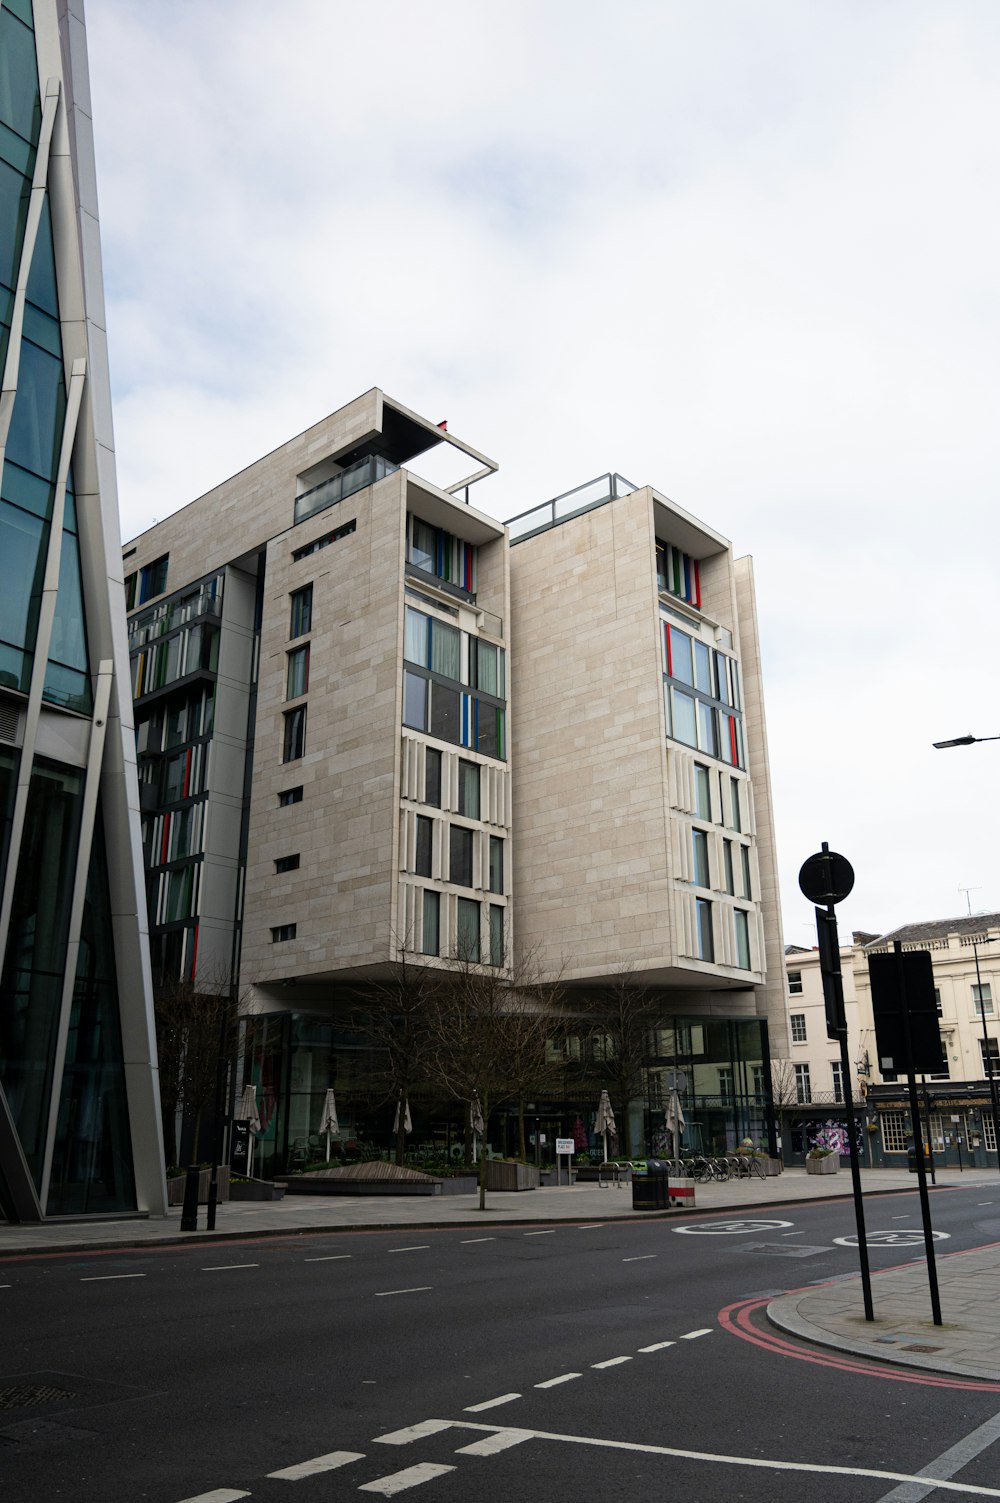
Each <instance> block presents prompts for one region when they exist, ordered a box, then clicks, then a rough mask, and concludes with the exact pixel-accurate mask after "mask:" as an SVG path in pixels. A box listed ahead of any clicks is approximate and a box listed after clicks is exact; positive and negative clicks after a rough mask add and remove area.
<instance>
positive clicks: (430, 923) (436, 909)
mask: <svg viewBox="0 0 1000 1503" xmlns="http://www.w3.org/2000/svg"><path fill="white" fill-rule="evenodd" d="M440 948H441V894H440V893H439V892H431V891H430V889H429V888H428V889H426V890H425V892H424V920H423V935H422V949H423V953H424V954H425V955H437V954H438V953H439V952H440Z"/></svg>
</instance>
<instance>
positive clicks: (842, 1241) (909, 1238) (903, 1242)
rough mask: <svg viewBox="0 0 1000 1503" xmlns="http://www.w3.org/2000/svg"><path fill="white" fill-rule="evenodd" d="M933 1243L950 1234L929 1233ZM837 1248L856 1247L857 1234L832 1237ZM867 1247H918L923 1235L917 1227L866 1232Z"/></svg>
mask: <svg viewBox="0 0 1000 1503" xmlns="http://www.w3.org/2000/svg"><path fill="white" fill-rule="evenodd" d="M931 1236H932V1237H933V1238H934V1240H935V1242H946V1241H947V1240H948V1239H949V1238H950V1236H951V1233H950V1232H931ZM833 1240H834V1242H836V1244H837V1246H838V1247H857V1245H858V1234H857V1232H852V1233H851V1234H850V1236H848V1237H834V1239H833ZM865 1240H866V1241H867V1243H868V1246H869V1247H918V1246H919V1245H920V1243H921V1242H923V1240H924V1234H923V1232H922V1231H921V1230H920V1228H919V1227H909V1228H907V1229H906V1230H905V1231H898V1232H868V1234H867V1236H866V1239H865Z"/></svg>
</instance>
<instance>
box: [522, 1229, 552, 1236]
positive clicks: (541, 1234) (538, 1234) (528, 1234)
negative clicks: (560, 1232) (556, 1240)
mask: <svg viewBox="0 0 1000 1503" xmlns="http://www.w3.org/2000/svg"><path fill="white" fill-rule="evenodd" d="M555 1234H556V1229H555V1227H554V1226H550V1227H548V1228H546V1230H545V1231H544V1232H525V1234H524V1235H525V1236H526V1237H554V1236H555Z"/></svg>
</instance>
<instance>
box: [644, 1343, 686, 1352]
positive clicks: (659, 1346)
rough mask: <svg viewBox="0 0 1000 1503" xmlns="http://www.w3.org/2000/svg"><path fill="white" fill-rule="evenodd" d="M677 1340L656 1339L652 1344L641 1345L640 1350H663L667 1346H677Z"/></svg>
mask: <svg viewBox="0 0 1000 1503" xmlns="http://www.w3.org/2000/svg"><path fill="white" fill-rule="evenodd" d="M676 1345H677V1343H676V1342H675V1341H654V1342H653V1345H652V1346H641V1347H640V1348H639V1350H640V1352H662V1351H663V1348H664V1347H665V1346H676Z"/></svg>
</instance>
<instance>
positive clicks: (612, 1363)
mask: <svg viewBox="0 0 1000 1503" xmlns="http://www.w3.org/2000/svg"><path fill="white" fill-rule="evenodd" d="M631 1361H632V1358H631V1357H609V1358H608V1359H607V1361H606V1362H592V1363H591V1364H590V1365H591V1367H593V1368H596V1369H597V1371H598V1372H599V1371H600V1370H601V1368H603V1367H620V1366H621V1364H622V1363H623V1362H631Z"/></svg>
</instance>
